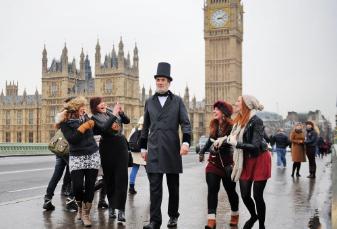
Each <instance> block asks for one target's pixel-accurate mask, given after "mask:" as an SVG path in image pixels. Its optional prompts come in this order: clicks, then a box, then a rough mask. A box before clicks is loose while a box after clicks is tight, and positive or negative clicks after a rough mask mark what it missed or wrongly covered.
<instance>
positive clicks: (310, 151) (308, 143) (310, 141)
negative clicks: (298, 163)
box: [304, 121, 318, 178]
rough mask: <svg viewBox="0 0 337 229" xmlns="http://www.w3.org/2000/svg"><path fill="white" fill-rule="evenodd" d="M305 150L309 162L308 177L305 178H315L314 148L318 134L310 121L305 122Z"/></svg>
mask: <svg viewBox="0 0 337 229" xmlns="http://www.w3.org/2000/svg"><path fill="white" fill-rule="evenodd" d="M305 124H306V131H307V133H306V135H305V140H304V144H305V150H306V154H307V157H308V160H309V173H310V174H309V176H307V178H316V159H315V154H316V148H317V139H318V133H317V132H316V130H315V124H314V123H313V122H312V121H306V122H305Z"/></svg>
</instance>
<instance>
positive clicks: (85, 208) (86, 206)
mask: <svg viewBox="0 0 337 229" xmlns="http://www.w3.org/2000/svg"><path fill="white" fill-rule="evenodd" d="M90 209H91V203H84V202H83V203H82V222H83V224H84V226H85V227H91V220H90Z"/></svg>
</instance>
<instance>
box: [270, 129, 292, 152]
mask: <svg viewBox="0 0 337 229" xmlns="http://www.w3.org/2000/svg"><path fill="white" fill-rule="evenodd" d="M270 141H271V144H272V145H274V144H276V148H282V149H285V148H287V146H288V145H290V140H289V138H288V136H287V135H286V134H285V133H283V132H280V133H277V134H275V135H274V136H272V137H271V139H270Z"/></svg>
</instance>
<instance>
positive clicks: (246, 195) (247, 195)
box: [240, 180, 267, 225]
mask: <svg viewBox="0 0 337 229" xmlns="http://www.w3.org/2000/svg"><path fill="white" fill-rule="evenodd" d="M266 184H267V181H266V180H265V181H254V186H253V196H254V200H255V203H254V201H253V199H252V197H251V190H252V185H253V181H246V180H240V190H241V197H242V200H243V203H244V204H245V205H246V207H247V209H248V211H249V213H250V215H251V217H252V218H256V217H257V218H258V219H259V224H260V225H264V221H265V218H266V204H265V203H264V199H263V191H264V188H265V187H266ZM255 204H256V210H257V214H256V212H255Z"/></svg>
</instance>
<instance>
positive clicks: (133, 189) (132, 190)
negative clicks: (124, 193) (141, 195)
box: [129, 186, 137, 195]
mask: <svg viewBox="0 0 337 229" xmlns="http://www.w3.org/2000/svg"><path fill="white" fill-rule="evenodd" d="M129 193H130V194H131V195H134V194H137V191H136V189H135V187H134V186H133V187H131V186H130V188H129Z"/></svg>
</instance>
